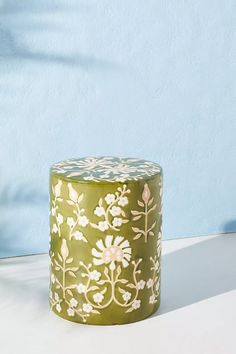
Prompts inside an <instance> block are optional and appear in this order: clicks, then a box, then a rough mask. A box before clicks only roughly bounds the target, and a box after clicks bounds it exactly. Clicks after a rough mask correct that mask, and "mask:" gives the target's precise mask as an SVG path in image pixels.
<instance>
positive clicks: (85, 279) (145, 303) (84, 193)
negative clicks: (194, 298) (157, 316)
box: [50, 157, 162, 325]
mask: <svg viewBox="0 0 236 354" xmlns="http://www.w3.org/2000/svg"><path fill="white" fill-rule="evenodd" d="M161 194H162V170H161V167H160V166H159V165H157V164H155V163H152V162H149V161H144V160H138V159H128V158H112V157H99V158H90V157H87V158H81V159H77V160H76V159H72V160H66V161H63V162H59V163H57V164H55V165H53V166H52V168H51V171H50V259H51V277H50V306H51V308H52V310H53V311H54V312H55V313H56V314H58V315H59V316H61V317H63V318H65V319H68V320H71V321H75V322H80V323H88V324H100V325H104V324H108V325H111V324H122V323H130V322H134V321H138V320H141V319H144V318H146V317H148V316H149V315H151V314H152V313H154V312H155V311H156V310H157V308H158V307H159V304H160V254H161V244H160V243H161V222H162V211H161V207H162V203H161Z"/></svg>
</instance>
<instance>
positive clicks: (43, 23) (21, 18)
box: [0, 0, 119, 70]
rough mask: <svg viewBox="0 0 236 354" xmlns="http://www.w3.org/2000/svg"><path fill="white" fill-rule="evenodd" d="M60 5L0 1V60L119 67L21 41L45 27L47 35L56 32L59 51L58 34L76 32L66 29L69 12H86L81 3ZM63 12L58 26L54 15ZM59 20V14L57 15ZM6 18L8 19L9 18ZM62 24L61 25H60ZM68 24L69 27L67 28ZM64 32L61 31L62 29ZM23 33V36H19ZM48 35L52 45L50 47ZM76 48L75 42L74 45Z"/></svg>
mask: <svg viewBox="0 0 236 354" xmlns="http://www.w3.org/2000/svg"><path fill="white" fill-rule="evenodd" d="M65 5H66V2H65V4H64V5H63V2H58V3H55V4H50V2H48V1H45V0H42V1H40V2H39V1H36V0H32V1H30V2H27V3H24V4H22V1H19V0H16V1H9V0H7V1H4V0H3V1H2V2H1V3H0V20H1V22H2V23H1V27H0V59H3V60H6V61H7V62H9V60H15V61H21V60H29V61H32V62H44V63H50V62H52V63H54V64H59V65H68V66H71V67H73V66H75V67H82V68H84V69H99V70H103V69H104V70H114V69H119V65H118V64H117V63H113V62H110V61H109V60H106V59H103V58H98V57H96V56H95V55H87V54H82V53H78V52H77V48H76V51H75V52H74V53H67V52H65V54H64V53H62V54H61V53H60V52H56V53H55V52H54V53H53V52H50V51H48V50H38V51H37V50H35V49H31V48H30V46H29V45H27V44H26V42H24V35H25V34H26V35H29V34H30V36H31V39H32V38H33V39H34V34H35V33H36V37H35V38H36V40H37V38H38V36H39V34H40V31H41V32H42V33H43V34H44V33H45V30H47V36H48V38H49V39H50V35H52V34H55V33H56V41H57V43H60V48H61V51H64V48H63V43H61V35H62V34H63V33H66V34H67V35H68V33H69V32H68V29H69V31H70V32H71V31H74V32H76V29H70V20H69V15H70V12H71V13H73V14H76V13H78V14H79V13H80V12H81V11H82V12H89V8H88V6H85V4H83V3H80V2H78V3H73V4H70V3H68V4H67V6H65ZM58 14H63V16H64V17H63V19H64V23H63V22H62V23H61V21H59V23H61V25H60V26H59V25H55V23H57V22H58V21H56V19H57V15H58ZM49 15H50V16H51V17H52V19H53V18H54V17H55V20H53V21H50V22H49V21H47V20H48V16H49ZM59 19H61V16H59ZM9 20H10V21H9ZM63 26H64V28H63ZM68 26H69V28H68ZM63 31H64V32H63ZM22 33H23V36H22ZM54 40H55V36H53V37H52V48H53V47H54V44H53V41H54ZM77 47H79V44H78V45H77Z"/></svg>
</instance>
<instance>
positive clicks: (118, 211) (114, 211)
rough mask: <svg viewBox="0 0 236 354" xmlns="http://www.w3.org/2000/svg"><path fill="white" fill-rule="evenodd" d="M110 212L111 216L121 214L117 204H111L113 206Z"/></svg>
mask: <svg viewBox="0 0 236 354" xmlns="http://www.w3.org/2000/svg"><path fill="white" fill-rule="evenodd" d="M110 214H111V215H112V216H117V215H120V214H121V208H120V207H118V206H115V205H113V207H112V208H111V209H110Z"/></svg>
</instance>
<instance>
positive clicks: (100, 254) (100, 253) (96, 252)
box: [92, 248, 102, 258]
mask: <svg viewBox="0 0 236 354" xmlns="http://www.w3.org/2000/svg"><path fill="white" fill-rule="evenodd" d="M92 255H93V256H94V257H98V258H101V257H102V252H98V251H97V250H96V248H93V249H92Z"/></svg>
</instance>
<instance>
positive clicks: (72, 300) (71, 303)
mask: <svg viewBox="0 0 236 354" xmlns="http://www.w3.org/2000/svg"><path fill="white" fill-rule="evenodd" d="M77 305H78V301H77V300H76V299H74V298H73V297H72V299H70V306H71V307H76V306H77Z"/></svg>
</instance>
